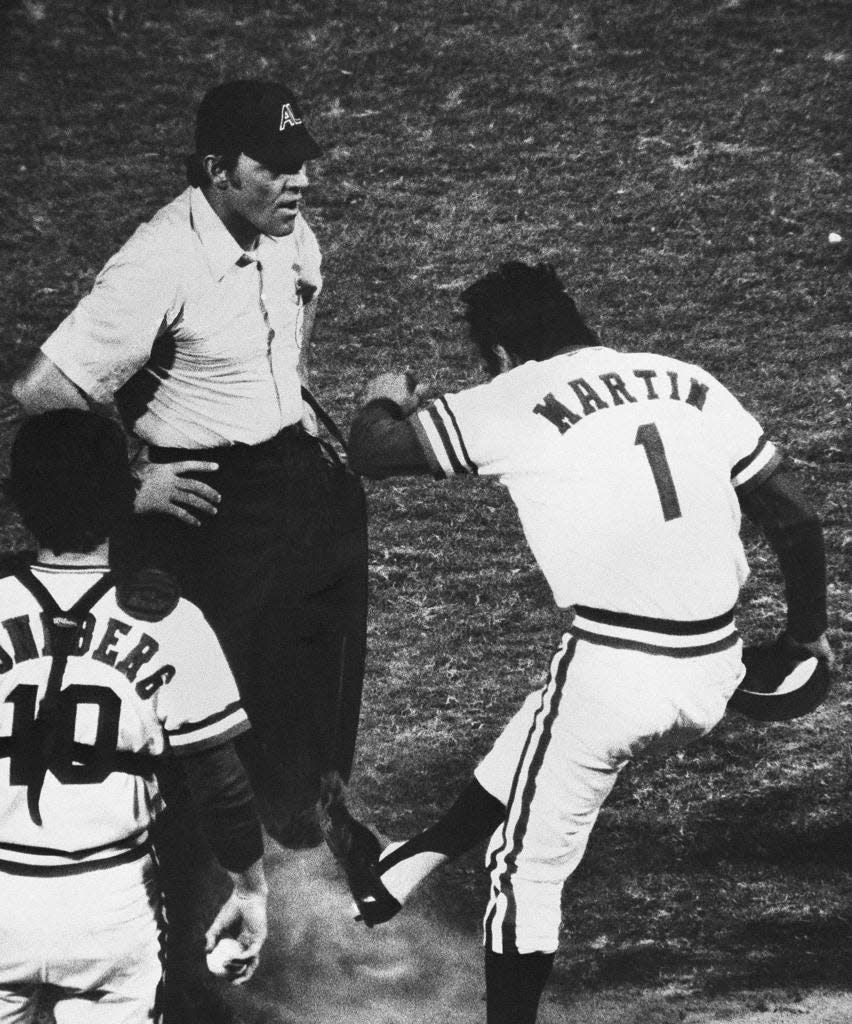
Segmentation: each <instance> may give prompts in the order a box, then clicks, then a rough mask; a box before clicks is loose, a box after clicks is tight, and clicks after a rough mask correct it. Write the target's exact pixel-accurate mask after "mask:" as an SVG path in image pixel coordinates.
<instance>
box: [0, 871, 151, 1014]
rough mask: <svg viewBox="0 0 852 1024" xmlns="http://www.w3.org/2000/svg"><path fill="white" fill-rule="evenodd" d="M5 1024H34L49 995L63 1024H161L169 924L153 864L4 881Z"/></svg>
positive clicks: (0, 920) (0, 1001) (0, 976)
mask: <svg viewBox="0 0 852 1024" xmlns="http://www.w3.org/2000/svg"><path fill="white" fill-rule="evenodd" d="M0 907H2V908H3V913H2V914H0V1024H30V1022H31V1021H33V1019H34V1014H35V1012H36V1009H37V1005H38V1004H37V997H38V994H39V991H40V990H41V989H43V988H44V987H45V986H50V992H51V995H52V996H56V997H57V998H58V1001H57V1003H56V1006H55V1009H54V1015H55V1018H56V1024H151V1022H152V1021H155V1020H156V1019H157V1018H156V1016H155V1012H154V1008H155V1002H156V996H157V989H158V985H159V984H160V981H161V978H162V973H163V962H162V948H163V947H162V941H163V929H164V921H163V915H162V910H161V905H160V895H159V890H158V887H157V882H156V871H155V866H154V864H153V861H152V859H151V858H150V857H149V856H146V857H145V858H143V859H141V860H135V861H131V862H130V863H126V864H118V865H114V866H112V867H109V868H103V869H100V870H94V871H87V872H83V873H79V874H70V875H60V876H46V875H37V876H22V875H13V874H9V873H5V872H2V871H0Z"/></svg>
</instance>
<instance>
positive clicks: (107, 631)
mask: <svg viewBox="0 0 852 1024" xmlns="http://www.w3.org/2000/svg"><path fill="white" fill-rule="evenodd" d="M0 625H2V626H3V628H4V629H5V630H6V632H7V634H8V635H9V640H10V642H11V644H10V645H11V651H9V650H7V649H6V647H5V646H3V644H2V643H0V676H2V675H3V674H4V673H6V672H8V671H10V669H12V668H14V666H15V665H20V664H21V662H24V661H31V660H32V659H34V658H49V657H51V656H52V654H53V651H52V649H51V630H50V616H49V614H48V613H47V612H42V613H41V614H40V615H36V614H35V613H32V614H30V615H16V616H14V617H13V618H9V619H4V620H3V621H2V622H1V623H0ZM36 637H38V638H39V639H38V640H37V639H36ZM128 644H129V645H130V649H129V650H127V646H128ZM119 647H121V648H122V649H125V650H127V653H126V654H123V655H121V656H119ZM159 649H160V645H159V644H158V643H157V641H156V640H155V639H154V638H153V637H152V636H149V635H148V634H147V633H145V632H144V631H142V630H140V629H139V628H138V627H136V626H134V625H132V624H131V623H129V622H125V621H123V620H122V619H117V618H113V617H112V616H110V617H109V618H108V620H107V623H106V625H104V624H103V622H99V621H98V620H97V619H96V617H95V615H94V614H92V613H91V612H89V613H88V614H87V615H86V616H85V618H84V619H83V620H82V624H81V626H80V629H79V631H78V632H77V636H76V640H75V643H74V646H73V648H72V650H71V657H78V658H83V657H90V658H92V660H93V661H97V662H100V663H101V664H102V665H109V666H110V667H112V668H114V669H115V670H116V672H120V673H121V674H122V675H123V676H124V677H125V678H126V679H127V680H128V682H130V683H133V684H134V689H135V690H136V694H137V696H138V697H140V698H141V699H143V700H146V699H148V698H149V697H151V696H153V694H154V693H156V691H157V690H158V689H159V688H160V687H161V686H163V685H164V684H165V683H168V682H170V681H171V679H172V678H173V676H174V674H175V669H174V666H172V665H162V666H161V667H160V668H158V669H157V670H156V672H153V673H152V674H150V675H148V676H146V677H144V678H143V679H139V680H138V681H137V676H138V675H139V672H140V670H141V669H142V668H143V666H145V665H147V664H148V663H149V662H150V661H151V660H152V658H153V657H154V655H156V653H157V651H158V650H159Z"/></svg>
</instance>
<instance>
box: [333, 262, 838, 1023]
mask: <svg viewBox="0 0 852 1024" xmlns="http://www.w3.org/2000/svg"><path fill="white" fill-rule="evenodd" d="M462 301H463V302H464V304H465V307H466V318H467V322H468V324H469V327H470V333H471V335H472V339H473V341H474V343H475V345H476V347H477V349H478V351H479V354H480V355H481V357H482V359H483V360H484V362H485V366H486V369H487V371H488V373H489V376H490V377H491V380H490V381H489V382H488V383H485V384H482V385H479V386H477V387H471V388H469V389H467V390H464V391H461V392H459V393H457V394H445V395H443V396H441V397H440V398H438V399H437V400H436V401H433V402H431V403H429V404H427V405H425V406H423V407H421V396H420V394H419V392H418V390H417V389H416V388H413V387H412V380H411V378H410V376H409V375H407V374H402V373H399V374H397V373H385V374H383V375H381V376H380V377H377V378H376V379H375V380H373V381H372V382H371V383H370V384H369V386H368V388H367V393H366V397H367V402H366V404H365V405H364V407H363V408H362V409H361V410H360V412H359V413H358V414H357V416H356V417H355V420H354V422H353V425H352V430H351V438H350V443H349V452H350V459H351V461H352V464H353V466H354V467H355V468H356V469H357V471H358V472H360V473H362V474H364V475H365V476H368V477H374V478H377V479H381V478H383V477H387V476H394V475H403V474H414V473H422V474H427V473H431V474H433V475H434V477H435V478H436V479H444V478H448V477H453V476H465V475H474V474H489V475H495V476H497V477H498V478H499V480H500V482H501V483H502V484H504V485H505V486H506V487H507V488H508V490H509V493H510V495H511V497H512V499H513V501H514V502H515V505H516V506H517V510H518V514H519V516H520V520H521V524H522V526H523V529H524V533H525V536H526V539H527V542H528V543H529V546H530V548H531V550H532V552H533V554H534V556H535V558H536V560H537V562H538V564H539V566H540V567H541V570H542V572H543V573H544V575H545V577H546V578H547V581H548V583H549V584H550V587H551V589H552V591H553V596H554V599H555V601H556V603H557V605H558V606H559V607H560V608H564V609H566V611H569V612H570V613H571V618H570V621H569V623H568V626H567V629H566V632H565V634H564V636H563V637H562V638H561V640H560V642H559V643H558V645H557V647H556V651H555V653H554V654H553V655H552V659H551V662H550V672H549V678H548V681H547V683H546V684H545V685H544V686H543V687H542V688H541V689H540V690H539V691H538V692H535V693H533V694H531V695H530V696H529V697H528V698H527V699H526V700H525V702H524V704H523V706H522V707H521V709H520V710H519V711H518V712H517V714H516V715H515V716H514V718H513V719H512V720H511V721H510V722H509V724H508V725H507V726H506V728H505V729H504V730H503V732H502V734H501V735H500V736H499V737H498V739H497V741H496V742H495V744H494V746H493V748H492V749H491V751H490V752H489V753H488V754H487V755H486V757H485V758H484V760H483V761H482V762H481V764H479V766H478V767H477V768H476V770H475V773H474V778H473V780H472V781H471V782H470V784H469V785H468V787H467V788H466V789H465V791H464V792H463V793H462V795H461V796H460V798H459V800H458V802H457V803H456V804H455V806H454V807H453V808H451V810H450V811H449V812H448V813H447V814H446V815H445V816H444V818H442V819H441V820H440V821H439V822H438V823H437V824H435V825H434V826H432V827H431V828H429V829H427V830H426V831H425V832H424V833H422V834H420V835H418V836H416V837H414V838H413V839H409V840H408V841H407V842H403V843H391V844H390V845H389V846H388V847H387V848H386V849H385V850H383V851H381V852H380V844H379V841H378V839H377V838H376V837H375V836H373V835H372V833H370V832H369V831H368V830H366V829H365V828H364V827H363V826H360V825H359V824H358V823H354V822H353V821H352V819H351V818H350V817H349V816H348V813H347V811H346V808H345V804H344V803H342V802H341V800H340V799H336V798H334V797H332V799H331V801H330V806H329V815H330V826H329V827H330V833H331V842H332V843H333V844H335V845H336V848H337V851H338V854H339V856H340V859H341V860H342V861H343V864H344V867H345V868H346V869H347V873H348V876H349V882H350V888H351V889H352V893H353V896H354V898H355V900H356V903H357V906H358V909H359V912H360V918H361V919H362V920H363V921H364V922H365V924H367V925H368V926H372V925H374V924H378V923H381V922H382V921H385V920H387V919H388V918H389V917H391V916H393V914H394V913H396V912H397V911H398V910H399V909H400V907H401V906H402V904H403V903H404V902H405V900H406V898H407V897H408V896H409V894H410V893H411V892H412V890H413V889H414V888H415V887H416V886H417V885H418V884H419V883H420V882H421V881H422V880H423V879H424V878H425V876H426V875H427V874H428V873H429V872H430V871H431V870H432V869H434V868H435V867H436V866H438V865H439V864H441V863H443V862H445V861H446V860H448V859H449V858H452V857H455V856H457V855H458V854H460V853H461V852H463V851H464V850H467V849H469V848H471V847H472V846H473V845H475V844H476V843H477V842H478V841H480V840H481V839H484V838H486V837H488V836H490V837H491V838H490V843H489V845H488V850H487V855H486V867H487V870H488V873H489V876H490V882H491V884H490V895H489V899H488V905H487V908H486V911H485V918H484V945H485V977H486V989H487V1020H488V1024H531V1022H533V1021H534V1020H535V1018H536V1015H537V1009H538V1004H539V1001H540V997H541V993H542V991H543V988H544V985H545V983H546V980H547V978H548V975H549V973H550V971H551V968H552V964H553V960H554V954H555V951H556V949H557V944H558V940H559V929H560V923H561V893H562V888H563V885H564V883H565V881H566V879H567V878H568V877H569V876H570V875H571V873H572V872H573V871H574V870H575V869H576V867H577V865H578V864H579V862H580V860H581V858H582V856H583V853H584V851H585V849H586V843H587V841H588V838H589V834H590V832H591V830H592V827H593V826H594V823H595V820H596V818H597V815H598V812H599V810H600V807H601V805H602V804H603V802H604V800H605V799H606V798H607V796H608V795H609V793H610V791H611V790H612V787H613V785H614V784H615V781H616V779H617V777H618V773H619V771H620V770H621V769H622V768H623V767H624V766H625V764H627V762H628V761H629V760H631V759H632V758H635V757H637V756H638V755H640V754H641V753H643V752H644V751H647V750H651V749H659V748H661V747H664V746H670V745H675V744H683V743H686V742H688V741H690V740H692V739H694V738H696V737H699V736H703V735H705V734H706V733H707V732H708V731H709V730H711V729H712V728H713V727H714V726H715V725H716V724H717V722H718V721H719V720H720V719H721V717H722V716H723V715H724V713H725V710H726V708H727V706H728V701H729V699H730V698H731V697H732V695H734V694H735V692H736V691H737V689H738V686H739V685H740V684H741V681H742V680H743V676H744V667H743V661H742V650H743V648H742V642H741V640H740V636H739V634H738V632H737V626H736V622H735V618H734V612H735V607H736V604H737V599H738V595H739V592H740V588H741V587H742V585H743V583H744V581H745V579H746V577H747V575H748V566H747V564H746V558H745V554H744V551H743V546H742V543H741V541H740V538H739V527H740V517H741V513H742V512H745V514H746V515H747V516H748V517H749V518H750V519H752V520H753V521H754V522H755V523H756V524H757V525H758V526H760V527H761V528H762V529H763V531H764V532H765V534H766V536H767V537H768V539H769V541H770V543H771V545H772V547H773V549H774V551H775V553H776V554H777V556H778V560H779V563H780V566H781V570H782V572H783V575H784V580H785V584H786V597H787V609H788V613H787V629H786V632H785V633H784V636H783V639H782V641H781V648H782V650H783V654H784V656H783V658H782V659H781V660H782V661H783V662H784V663H785V664H788V665H792V664H793V663H794V662H796V661H807V662H808V663H811V662H812V664H813V665H817V664H819V665H820V666H821V669H820V671H819V672H815V673H814V672H810V674H811V675H812V676H814V678H816V680H817V682H818V683H820V684H821V681H824V679H825V674H826V668H825V666H827V665H829V664H830V663H831V661H832V652H831V649H830V646H829V643H828V640H827V639H826V636H825V629H826V582H825V561H824V551H823V539H822V530H821V526H820V523H819V521H818V519H817V517H816V516H815V515H814V513H813V512H812V511H811V510H810V509H809V508H808V506H807V504H806V503H805V502H804V501H803V499H802V498H800V497H799V495H798V493H797V491H796V489H795V487H794V485H793V483H792V481H791V479H790V476H789V474H788V473H787V471H786V470H785V469H784V468H783V465H782V459H781V455H780V454H779V452H778V450H777V449H776V447H775V445H773V444H772V442H771V441H770V440H768V439H767V438H766V437H765V436H764V434H763V431H762V430H761V427H760V425H759V424H758V423H757V421H756V420H755V419H754V418H753V417H752V416H751V415H750V414H749V413H748V412H746V410H745V409H744V408H743V407H742V405H741V404H740V402H739V401H738V400H737V399H736V398H735V397H734V396H733V395H732V394H731V393H730V391H728V390H727V389H726V388H725V387H724V386H723V385H722V384H721V383H720V382H719V381H718V380H716V379H715V378H714V377H713V376H711V375H710V374H709V373H707V372H706V371H704V370H703V369H701V368H700V367H697V366H693V365H688V364H686V363H684V362H681V361H679V360H677V359H673V358H670V357H668V356H664V355H657V354H651V353H647V352H642V353H628V352H619V351H616V350H614V349H612V348H609V347H605V346H602V345H601V344H599V342H598V339H597V337H596V336H595V334H594V332H593V331H591V330H590V329H589V327H588V326H587V325H586V323H585V322H584V320H583V318H582V317H581V316H580V314H579V313H578V311H577V309H576V306H575V304H574V302H573V300H572V299H571V297H570V296H569V295H568V294H567V293H566V292H565V289H564V287H563V285H562V284H561V282H560V281H559V279H558V278H557V276H556V274H555V272H554V270H553V268H552V267H551V266H550V265H548V264H539V265H538V266H528V265H525V264H523V263H507V264H504V265H502V266H501V267H500V268H499V269H498V270H497V271H495V272H493V273H489V274H487V275H486V276H484V277H483V278H482V279H481V280H478V281H476V282H475V283H474V284H473V285H471V286H470V287H469V288H468V289H467V290H466V291H465V292H464V293H463V294H462ZM823 693H824V687H823Z"/></svg>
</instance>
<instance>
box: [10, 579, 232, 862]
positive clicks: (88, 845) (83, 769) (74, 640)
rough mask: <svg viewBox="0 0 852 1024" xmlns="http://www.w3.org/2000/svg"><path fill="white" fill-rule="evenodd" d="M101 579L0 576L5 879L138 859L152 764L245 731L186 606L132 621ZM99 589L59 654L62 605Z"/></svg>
mask: <svg viewBox="0 0 852 1024" xmlns="http://www.w3.org/2000/svg"><path fill="white" fill-rule="evenodd" d="M104 576H105V572H104V570H97V569H91V568H71V569H69V568H68V567H66V566H63V567H61V568H60V567H50V566H39V565H35V566H33V567H32V569H31V570H29V569H26V570H23V571H21V572H19V573H17V574H15V575H10V576H6V577H5V578H2V579H0V615H2V616H3V617H2V619H0V871H9V872H13V873H23V874H37V873H46V874H57V873H64V872H67V871H75V870H87V869H91V868H94V867H104V866H106V865H107V864H112V863H117V862H120V861H123V860H129V859H133V858H134V857H137V856H142V855H143V854H144V852H145V851H146V850H147V843H148V828H149V826H150V824H151V821H152V819H153V817H154V816H155V814H156V813H157V811H158V809H159V796H158V793H157V787H156V783H155V780H154V776H153V766H154V761H153V759H154V758H159V757H162V756H164V755H171V754H174V755H185V754H188V753H192V752H195V751H198V750H201V749H205V748H207V747H211V746H216V745H218V744H221V743H223V742H225V741H227V740H228V739H230V738H232V737H233V736H235V735H237V734H239V733H241V732H243V731H245V730H246V729H247V728H248V720H247V718H246V714H245V711H244V710H243V707H242V705H241V703H240V699H239V695H238V692H237V688H236V684H235V683H234V679H233V676H232V674H231V671H230V668H229V667H228V664H227V661H226V660H225V656H224V654H223V653H222V651H221V648H220V647H219V644H218V642H217V641H216V639H215V637H214V635H213V632H212V630H211V628H210V626H209V625H208V623H207V622H206V620H205V619H204V617H203V616H202V614H201V612H200V611H199V610H198V609H197V608H196V607H195V606H194V605H192V604H190V603H189V602H187V601H185V600H183V599H181V600H179V601H178V603H177V606H176V607H175V608H174V609H173V610H172V611H171V612H169V614H167V615H166V616H165V617H164V618H162V619H160V620H159V621H142V620H140V619H136V618H134V617H133V616H132V615H130V614H128V613H127V612H126V611H124V610H122V608H121V607H120V606H119V603H118V601H117V598H116V592H115V589H114V588H113V587H112V586H108V587H106V588H103V583H104V582H106V581H104ZM99 583H100V584H101V587H102V589H105V592H104V593H97V595H96V599H95V601H94V603H93V604H92V606H91V608H89V609H88V610H87V611H86V612H85V613H84V614H82V615H81V616H80V618H79V626H78V627H77V628H74V629H73V630H72V633H71V636H70V642H69V644H68V649H67V650H66V651H65V652H64V656H63V657H59V654H60V652H58V651H57V650H55V649H54V645H55V641H54V640H53V639H52V638H53V637H54V636H55V635H56V634H55V631H54V630H52V629H51V627H50V619H51V615H52V614H53V615H57V612H58V615H57V618H58V620H59V622H60V624H61V622H62V609H68V608H71V606H73V605H74V604H75V602H77V601H79V600H80V599H81V598H83V597H85V595H86V594H87V593H89V592H92V589H93V588H97V587H98V585H99ZM57 606H58V607H57ZM4 634H5V635H4ZM60 662H61V663H62V665H63V667H62V670H60V671H59V672H58V674H59V675H60V676H61V679H57V678H56V676H57V665H58V664H59V663H60ZM51 688H52V689H54V690H55V693H53V695H52V715H51V716H49V717H48V716H46V715H45V714H44V706H45V705H46V703H49V701H48V702H46V701H45V697H46V695H47V694H48V692H49V690H50V689H51ZM42 721H43V722H49V724H48V725H45V726H43V727H42V728H41V730H39V725H40V724H41V722H42Z"/></svg>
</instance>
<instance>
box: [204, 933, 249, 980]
mask: <svg viewBox="0 0 852 1024" xmlns="http://www.w3.org/2000/svg"><path fill="white" fill-rule="evenodd" d="M244 953H245V950H244V949H243V947H242V946H241V945H240V944H239V942H237V940H236V939H231V938H224V939H219V941H218V942H217V943H216V945H215V946H214V947H213V948H212V949H211V950H210V952H209V953H208V954H207V970H208V971H210V973H211V974H215V975H216V977H217V978H232V979H233V978H238V977H239V976H240V975H241V974H242V973H243V972H244V971H245V970H246V967H247V966H248V963H247V961H246V960H244V959H242V958H243V955H244Z"/></svg>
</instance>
